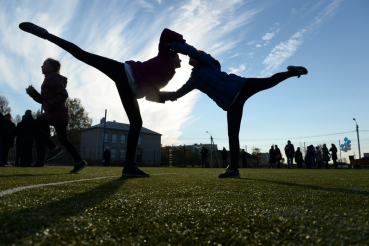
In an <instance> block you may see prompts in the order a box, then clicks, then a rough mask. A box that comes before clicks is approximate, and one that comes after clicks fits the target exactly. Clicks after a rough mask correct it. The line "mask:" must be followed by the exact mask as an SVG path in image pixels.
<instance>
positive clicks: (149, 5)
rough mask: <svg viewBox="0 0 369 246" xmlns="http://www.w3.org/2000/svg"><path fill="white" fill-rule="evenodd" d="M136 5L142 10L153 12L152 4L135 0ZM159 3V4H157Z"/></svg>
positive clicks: (143, 0)
mask: <svg viewBox="0 0 369 246" xmlns="http://www.w3.org/2000/svg"><path fill="white" fill-rule="evenodd" d="M137 3H138V4H139V5H141V7H142V8H145V9H147V10H150V11H153V10H154V8H155V7H154V5H152V4H150V3H148V2H147V1H145V0H137ZM159 3H160V2H159Z"/></svg>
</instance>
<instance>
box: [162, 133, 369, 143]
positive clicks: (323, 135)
mask: <svg viewBox="0 0 369 246" xmlns="http://www.w3.org/2000/svg"><path fill="white" fill-rule="evenodd" d="M364 131H369V130H361V132H364ZM352 132H356V131H348V132H338V133H329V134H322V135H314V136H304V137H292V138H289V137H285V138H275V139H240V141H275V140H286V139H302V138H316V137H325V136H332V135H340V134H346V133H352ZM163 139H178V140H182V139H207V138H163ZM214 139H217V140H228V139H227V138H214Z"/></svg>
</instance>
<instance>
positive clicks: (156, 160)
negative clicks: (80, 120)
mask: <svg viewBox="0 0 369 246" xmlns="http://www.w3.org/2000/svg"><path fill="white" fill-rule="evenodd" d="M104 123H105V118H102V119H101V121H100V124H98V125H94V126H91V127H89V128H86V129H83V130H82V131H81V143H80V153H81V156H82V158H84V159H87V160H89V162H88V163H89V164H90V163H91V164H92V165H100V164H101V159H102V151H103V142H102V140H103V135H104ZM128 130H129V124H124V123H119V122H115V121H108V122H106V129H105V140H104V149H105V147H109V150H110V154H111V160H110V161H111V164H112V166H123V164H124V161H125V157H126V149H127V137H128ZM136 162H137V165H139V166H160V162H161V134H160V133H157V132H154V131H152V130H149V129H147V128H145V127H142V129H141V133H140V137H139V140H138V145H137V151H136Z"/></svg>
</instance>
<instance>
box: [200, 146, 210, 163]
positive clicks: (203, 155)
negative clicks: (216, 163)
mask: <svg viewBox="0 0 369 246" xmlns="http://www.w3.org/2000/svg"><path fill="white" fill-rule="evenodd" d="M207 155H208V149H207V148H205V146H202V148H201V167H202V168H204V167H206V157H207Z"/></svg>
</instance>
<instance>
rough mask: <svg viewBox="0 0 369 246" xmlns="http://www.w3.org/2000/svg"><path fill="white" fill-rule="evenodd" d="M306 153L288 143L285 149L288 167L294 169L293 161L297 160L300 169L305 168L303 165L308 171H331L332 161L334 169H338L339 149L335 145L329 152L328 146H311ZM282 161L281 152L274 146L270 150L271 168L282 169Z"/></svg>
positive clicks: (332, 145)
mask: <svg viewBox="0 0 369 246" xmlns="http://www.w3.org/2000/svg"><path fill="white" fill-rule="evenodd" d="M304 152H305V153H303V152H301V149H300V147H298V148H297V149H296V150H295V147H294V146H293V144H292V143H291V141H290V140H288V141H287V144H286V146H285V147H284V153H285V155H286V159H287V167H288V168H289V169H292V168H293V161H294V160H295V162H296V164H297V168H298V169H302V168H303V164H305V167H306V168H307V169H315V168H317V169H321V168H326V169H329V168H330V166H329V164H328V162H329V161H330V160H331V159H332V161H333V166H334V168H338V162H337V159H338V158H337V147H336V145H335V144H333V143H332V144H331V148H330V149H329V150H328V147H327V145H326V144H323V145H322V146H316V147H314V145H309V146H308V147H307V148H306V151H304ZM281 160H282V155H281V151H280V149H279V148H278V146H277V145H272V146H271V148H270V150H269V163H270V168H275V167H276V168H280V167H281V165H280V161H281Z"/></svg>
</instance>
